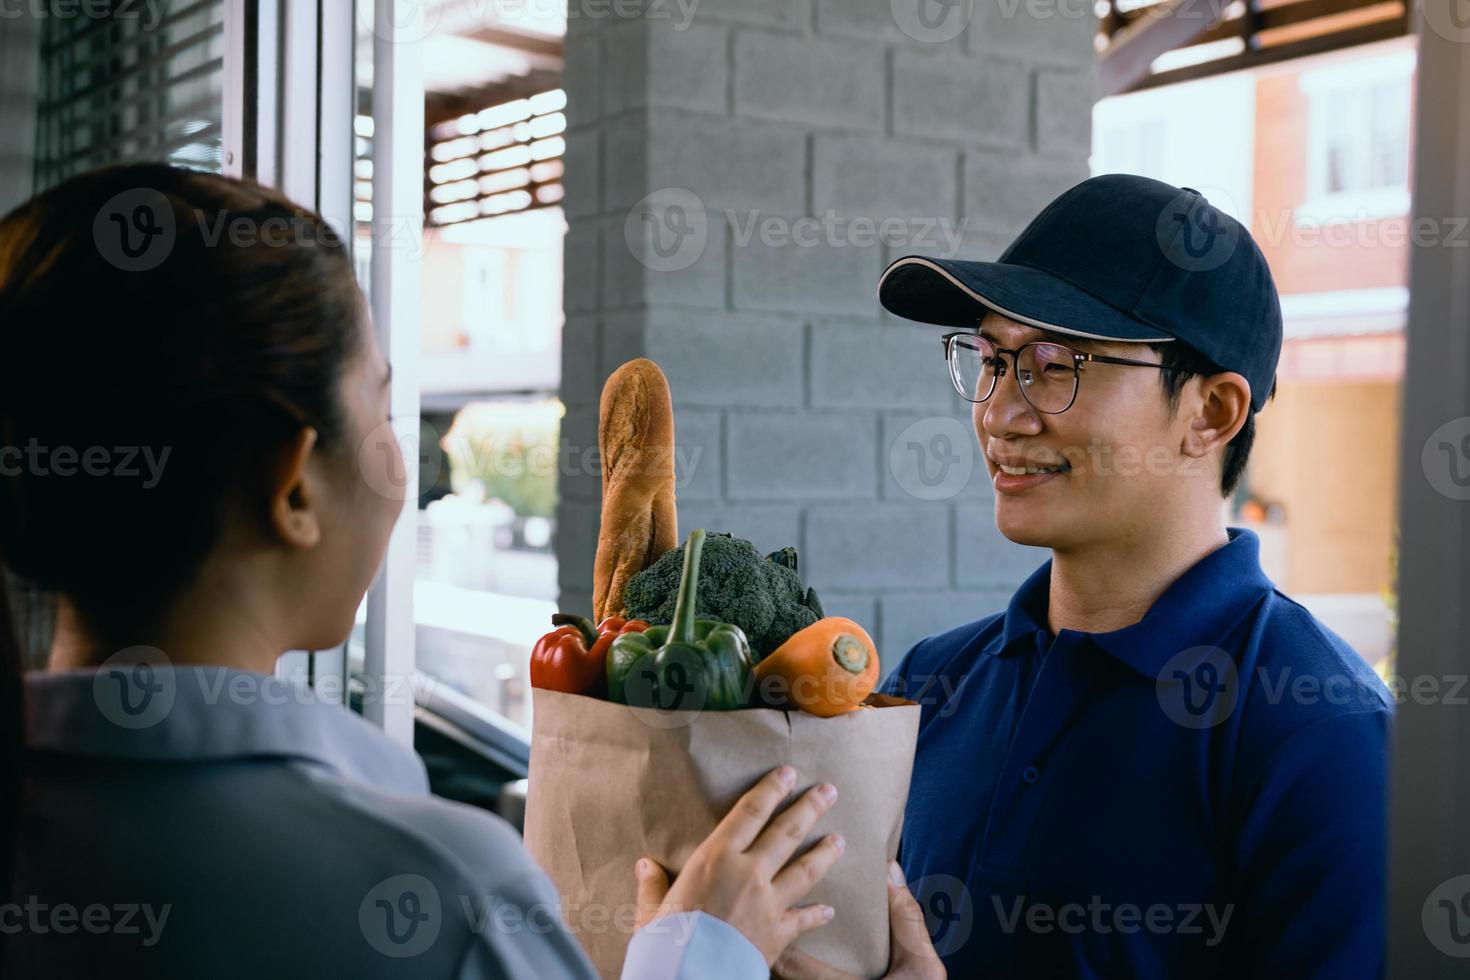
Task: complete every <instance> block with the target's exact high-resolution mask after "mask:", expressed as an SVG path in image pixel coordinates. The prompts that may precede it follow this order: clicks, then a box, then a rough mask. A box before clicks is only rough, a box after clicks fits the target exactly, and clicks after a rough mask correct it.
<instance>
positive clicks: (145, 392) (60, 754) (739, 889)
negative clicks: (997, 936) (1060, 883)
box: [0, 165, 929, 978]
mask: <svg viewBox="0 0 1470 980" xmlns="http://www.w3.org/2000/svg"><path fill="white" fill-rule="evenodd" d="M0 345H3V348H0V349H3V351H4V363H5V365H6V367H7V368H8V369H9V370H8V371H7V377H6V381H5V383H4V386H3V388H0V561H3V563H4V566H5V567H6V568H8V569H9V571H10V572H13V573H14V574H15V575H17V576H18V577H20V578H21V579H23V580H26V581H28V582H30V583H33V584H34V585H35V586H36V587H37V588H39V589H41V590H43V591H44V592H45V593H46V594H48V595H51V596H54V597H55V631H54V632H55V636H54V640H53V642H52V646H51V649H50V651H49V662H48V669H47V670H46V671H38V672H34V673H31V674H27V675H25V677H24V680H23V681H22V677H21V673H20V666H21V657H20V653H19V649H18V641H17V639H16V637H15V635H14V633H13V631H12V629H11V624H10V622H9V621H8V618H7V617H6V616H5V614H6V612H7V601H6V599H7V597H5V596H0V670H3V673H0V711H3V712H4V716H3V721H4V728H5V730H4V732H3V737H0V754H3V762H4V770H3V772H4V777H3V791H0V834H3V837H0V884H4V883H6V882H8V885H9V887H8V889H6V890H5V893H4V895H3V896H0V897H3V899H4V901H3V902H0V941H3V942H4V943H5V947H4V954H3V955H4V960H3V963H4V966H5V971H4V972H5V974H6V975H7V976H27V977H30V976H35V977H43V976H44V977H64V976H82V975H87V976H90V975H94V974H96V973H99V972H105V973H106V974H108V975H120V976H135V975H136V976H143V975H148V976H183V975H188V976H195V975H209V976H212V977H213V976H251V977H258V976H307V975H312V976H355V977H373V976H386V975H388V974H390V973H397V972H399V970H400V969H402V968H403V967H407V968H408V969H411V970H412V972H413V973H414V974H415V975H418V976H425V977H448V976H456V977H460V976H464V977H469V976H474V977H481V976H484V977H537V978H541V977H561V976H567V977H584V976H590V975H591V967H590V965H589V964H588V962H587V960H586V958H585V956H584V955H583V954H582V952H581V950H580V948H579V947H578V945H577V943H576V941H575V940H574V939H573V938H572V937H571V936H570V935H569V934H568V933H567V932H566V931H565V930H564V929H563V928H562V926H561V924H560V919H559V916H558V915H557V908H558V900H557V897H556V895H555V893H554V891H553V890H552V889H551V886H550V884H549V882H548V881H547V880H546V878H545V877H544V875H542V874H541V872H540V871H539V870H538V869H537V868H536V867H535V865H534V864H533V863H532V862H531V860H530V858H529V857H528V856H527V855H526V853H525V851H524V850H523V849H522V848H521V846H520V842H519V840H518V838H516V836H515V835H514V833H513V832H512V831H511V830H510V829H509V828H507V827H506V826H505V825H504V824H503V823H501V822H499V821H498V820H497V819H496V818H494V817H492V816H490V815H489V814H487V813H484V812H483V811H480V810H477V809H474V808H471V807H467V806H462V805H459V804H455V803H450V802H448V801H445V800H441V799H437V798H434V797H432V796H430V795H429V793H428V787H427V784H426V780H425V776H424V769H423V766H422V764H421V763H420V761H419V760H418V758H417V757H416V756H415V755H414V754H413V753H412V752H411V751H410V750H408V749H407V748H405V747H403V746H401V745H399V744H397V743H395V742H393V741H391V740H390V739H388V738H387V737H386V736H385V735H383V734H382V733H381V732H380V731H378V730H377V729H375V728H373V727H372V726H370V725H368V724H367V723H366V722H364V721H363V720H362V719H360V718H358V717H356V716H354V715H353V714H351V713H350V712H348V711H346V710H343V709H342V708H340V707H338V706H335V705H330V704H326V703H323V702H321V701H317V700H315V699H314V697H313V695H312V693H311V692H310V691H309V690H307V689H302V688H297V687H293V686H291V685H288V684H286V683H285V682H283V681H281V680H279V679H277V678H275V677H273V676H272V671H273V669H274V666H275V663H276V660H277V659H278V658H279V656H280V655H281V654H282V653H283V652H285V651H287V650H293V649H327V648H331V647H334V646H337V645H339V644H341V643H342V642H343V641H344V640H345V638H346V636H347V635H348V632H349V630H350V629H351V626H352V621H353V615H354V612H355V610H356V608H357V606H358V604H359V602H360V600H361V598H362V595H363V593H364V592H365V590H366V589H367V587H368V585H369V583H370V581H371V579H372V577H373V575H374V574H375V571H376V569H377V567H378V565H379V562H380V560H381V558H382V555H383V552H384V549H385V547H386V544H387V541H388V537H389V532H390V530H391V528H392V526H393V524H394V521H395V520H396V519H397V517H398V514H399V510H400V508H401V506H402V505H401V501H400V500H398V499H396V498H395V496H394V495H393V494H391V493H380V492H377V491H375V490H374V489H373V488H374V487H378V488H382V487H385V486H388V485H390V484H391V479H390V473H389V472H388V468H389V467H390V466H392V465H394V462H393V460H392V459H390V454H386V453H381V452H373V451H362V450H363V449H364V447H368V446H369V445H370V440H369V436H370V434H371V433H373V430H374V429H376V428H378V427H379V426H382V425H384V423H385V422H386V421H387V412H388V407H387V406H388V401H387V381H388V366H387V364H386V363H385V362H384V360H383V357H382V355H381V353H380V352H379V350H378V346H377V343H376V340H375V339H374V336H373V332H372V329H371V327H370V322H369V318H368V315H367V311H366V308H365V305H364V302H363V297H362V294H361V292H360V291H359V289H358V287H357V284H356V282H355V280H354V277H353V274H352V268H351V264H350V262H349V259H348V255H347V252H346V250H345V247H344V244H343V242H342V241H341V240H340V239H339V238H337V237H336V235H335V234H334V233H333V232H332V229H331V228H330V227H328V226H327V224H326V223H325V222H324V221H323V220H322V219H321V218H320V217H319V216H318V215H316V214H313V213H311V212H309V211H307V210H304V209H302V208H300V207H298V206H296V205H294V204H292V203H291V202H290V201H288V200H286V199H285V198H283V197H282V196H280V195H279V194H278V193H276V192H274V191H272V190H269V189H267V188H264V187H261V186H258V185H255V184H251V183H246V182H241V181H236V180H230V179H226V178H223V177H217V176H211V175H205V174H199V173H193V172H189V171H183V170H178V169H174V168H170V167H165V166H158V165H136V166H126V167H115V168H109V169H106V170H101V171H96V172H93V173H90V174H87V175H83V176H81V177H78V178H75V179H73V180H70V181H68V182H67V183H65V184H63V185H61V186H59V187H56V188H54V189H52V190H50V191H47V192H46V193H44V194H42V195H40V196H38V197H37V198H35V199H33V200H32V201H30V202H28V203H27V204H25V205H23V206H22V207H20V208H19V209H17V210H16V211H15V212H12V213H11V214H10V215H9V216H7V217H6V218H4V220H3V221H0ZM0 581H3V579H0ZM589 778H595V774H589ZM796 778H797V777H796V774H794V773H792V772H790V771H789V770H784V769H783V770H780V771H777V772H774V773H772V774H770V775H769V776H767V777H766V778H765V779H763V780H762V781H761V782H760V783H759V784H758V785H757V786H756V787H755V788H753V789H752V790H751V791H750V792H749V793H748V794H747V795H746V796H745V797H744V798H743V799H742V800H741V801H740V803H739V804H737V806H736V807H735V808H734V809H733V810H732V812H731V813H730V815H729V816H728V817H726V819H725V820H724V821H723V822H722V823H721V824H720V826H719V828H717V829H716V831H715V832H714V833H713V834H712V835H711V836H710V837H709V838H708V839H707V840H706V841H705V842H704V844H703V845H702V846H701V847H700V849H699V850H698V851H696V852H695V854H694V857H693V858H692V859H691V860H690V861H689V862H688V863H687V864H686V866H685V868H684V869H683V872H682V873H681V874H680V875H679V877H678V879H677V881H675V882H674V883H673V885H672V887H671V886H670V884H669V881H668V879H667V876H666V875H665V873H664V872H663V870H662V869H661V868H658V867H657V866H656V865H654V864H653V863H652V862H648V861H640V862H639V868H638V875H639V909H638V910H637V917H636V918H637V923H636V924H637V925H638V926H640V927H641V928H639V929H638V930H637V932H636V933H635V934H634V936H633V938H632V942H631V944H630V948H629V956H628V962H627V965H626V967H625V972H624V976H627V977H634V976H636V977H639V978H653V977H693V976H699V977H701V978H720V977H747V976H748V977H755V976H760V977H764V976H765V975H766V972H767V969H768V967H769V965H770V964H771V963H772V962H773V961H774V960H775V959H776V957H777V956H778V955H779V954H780V953H781V952H782V950H783V949H784V948H785V947H786V946H787V945H788V944H789V943H790V942H791V941H792V940H793V939H795V938H796V937H797V936H798V935H800V934H802V933H803V932H806V931H807V930H810V929H813V928H816V927H817V926H819V925H821V924H822V923H824V922H825V921H827V919H828V918H830V915H831V912H830V909H826V908H824V907H799V906H797V903H798V902H800V901H801V899H802V898H803V896H805V895H806V894H807V892H808V891H809V890H810V888H811V887H812V885H814V884H815V883H816V882H817V881H818V880H820V878H821V877H822V876H823V875H824V874H825V873H826V871H827V869H828V868H829V867H830V866H831V865H832V864H833V862H835V861H836V860H837V858H838V857H839V855H840V853H841V850H842V842H841V839H840V838H837V837H829V838H826V839H824V840H823V841H822V842H821V843H819V844H818V845H817V846H816V847H814V848H811V849H810V850H808V851H806V852H805V853H803V854H801V855H800V856H797V855H796V854H795V851H796V847H797V844H798V842H800V841H801V840H802V839H803V838H804V837H805V836H806V834H807V833H808V832H809V830H810V829H811V827H812V826H813V825H814V824H815V822H816V820H817V819H818V817H820V815H821V814H822V813H823V812H825V811H826V810H827V809H828V808H829V807H830V804H831V800H832V798H833V797H835V792H836V791H835V790H834V789H833V788H832V787H829V786H824V787H819V788H817V789H814V790H812V791H810V792H808V793H806V794H805V795H803V796H802V797H801V798H800V799H799V800H798V801H797V802H795V803H794V804H792V805H791V806H789V807H787V808H785V809H784V810H781V811H780V812H779V813H778V812H777V809H778V807H779V806H780V804H781V802H782V801H783V800H784V799H785V798H786V796H787V795H788V793H789V791H790V788H791V787H792V786H794V785H795V780H796ZM628 871H629V872H630V873H632V872H633V871H634V869H632V868H629V869H628ZM892 894H893V900H892V905H893V908H894V909H895V910H897V911H898V912H899V913H902V915H901V916H898V917H897V918H902V919H903V921H905V922H907V926H906V928H907V929H908V930H909V932H908V933H907V934H904V935H901V936H900V937H899V938H900V940H901V942H900V943H896V944H895V949H896V950H898V952H899V956H898V958H897V960H896V963H895V965H896V966H899V967H900V968H901V967H902V963H901V962H900V961H902V960H903V959H904V957H905V956H909V955H910V954H908V953H907V952H906V950H907V949H909V948H915V949H925V950H927V948H928V944H927V934H926V933H924V931H923V924H922V917H921V916H919V915H918V914H917V909H916V907H915V906H914V905H913V902H912V899H911V898H909V896H908V892H907V890H906V889H898V888H895V889H893V890H892ZM608 912H609V915H608V916H607V919H608V921H609V923H610V926H609V927H610V928H625V929H626V928H629V925H627V924H624V925H621V926H620V925H619V923H620V922H624V920H625V918H626V917H624V916H622V915H621V914H620V910H608ZM897 918H896V921H897ZM915 923H917V926H915ZM916 930H917V931H916ZM925 958H926V960H927V959H928V958H929V957H928V956H926V957H925Z"/></svg>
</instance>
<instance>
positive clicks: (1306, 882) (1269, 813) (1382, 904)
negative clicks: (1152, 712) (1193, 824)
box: [1220, 710, 1392, 980]
mask: <svg viewBox="0 0 1470 980" xmlns="http://www.w3.org/2000/svg"><path fill="white" fill-rule="evenodd" d="M1391 723H1392V720H1391V717H1390V715H1389V713H1388V712H1387V711H1380V710H1371V711H1357V712H1350V713H1344V714H1339V715H1334V716H1332V717H1329V718H1324V719H1321V720H1319V721H1316V722H1313V723H1312V724H1310V725H1308V726H1307V727H1305V728H1303V729H1301V730H1299V731H1297V732H1295V733H1294V734H1293V735H1291V736H1290V737H1289V738H1288V739H1287V740H1286V741H1285V742H1284V743H1282V745H1280V746H1279V747H1278V748H1277V749H1276V750H1275V752H1274V753H1273V754H1272V756H1271V757H1270V758H1269V759H1268V760H1267V761H1266V764H1265V765H1264V767H1263V768H1262V771H1261V772H1260V774H1259V775H1258V776H1257V777H1256V779H1255V784H1254V787H1253V789H1252V790H1251V792H1250V795H1249V798H1248V799H1247V802H1246V809H1245V816H1244V819H1243V820H1242V821H1241V824H1240V830H1239V835H1238V837H1237V840H1236V848H1235V868H1234V870H1235V883H1236V886H1235V888H1234V890H1233V895H1234V901H1235V908H1234V909H1232V910H1230V911H1231V914H1232V920H1231V924H1230V925H1229V926H1228V927H1227V929H1226V933H1225V947H1226V948H1227V949H1229V950H1230V951H1231V959H1232V960H1234V961H1237V968H1238V969H1241V970H1245V971H1247V972H1246V973H1243V974H1241V975H1251V976H1291V977H1324V978H1326V977H1331V978H1334V980H1338V978H1357V977H1380V976H1382V974H1383V970H1384V956H1385V946H1386V941H1387V935H1386V934H1387V928H1388V926H1387V891H1388V827H1387V824H1388V767H1389V731H1390V725H1391ZM1220 911H1221V914H1223V912H1224V910H1220Z"/></svg>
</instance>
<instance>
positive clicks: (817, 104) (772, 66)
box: [734, 31, 886, 130]
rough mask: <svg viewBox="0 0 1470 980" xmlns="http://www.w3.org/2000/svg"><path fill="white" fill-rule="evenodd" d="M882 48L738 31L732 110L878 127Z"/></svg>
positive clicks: (881, 119)
mask: <svg viewBox="0 0 1470 980" xmlns="http://www.w3.org/2000/svg"><path fill="white" fill-rule="evenodd" d="M885 84H886V72H885V65H884V52H883V48H881V47H879V46H877V45H871V46H869V45H858V44H855V43H853V42H850V41H830V40H823V39H817V38H810V37H796V36H787V35H781V34H771V33H768V32H762V31H741V32H740V33H738V34H736V36H735V89H734V91H735V112H736V114H737V115H740V116H751V117H756V118H762V119H780V120H784V121H787V122H797V123H803V124H805V125H810V126H823V127H838V128H845V129H869V130H880V129H882V128H883V125H884V113H885V111H886V109H885V101H886V100H885V97H884V86H885Z"/></svg>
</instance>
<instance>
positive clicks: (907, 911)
mask: <svg viewBox="0 0 1470 980" xmlns="http://www.w3.org/2000/svg"><path fill="white" fill-rule="evenodd" d="M888 921H889V923H890V924H891V925H890V929H891V930H892V935H893V956H892V959H891V961H890V962H889V965H888V973H887V974H886V975H885V976H884V978H883V980H945V976H946V974H945V971H944V964H943V963H941V962H940V960H939V954H938V953H936V952H934V944H933V943H932V942H931V941H930V940H929V926H928V924H927V923H926V922H925V921H924V910H923V909H921V908H919V903H918V902H916V901H914V896H913V895H911V894H910V893H909V888H908V885H907V884H906V883H905V882H904V880H903V871H902V870H900V869H899V866H898V863H897V862H894V863H892V864H890V865H889V866H888ZM772 970H773V972H774V973H775V974H776V976H778V977H780V978H781V980H861V978H859V977H855V976H853V975H852V974H851V973H843V972H842V971H841V970H834V969H833V968H832V967H830V966H828V965H827V964H826V963H823V962H822V961H821V960H819V959H816V958H814V957H811V956H808V955H806V954H805V953H799V952H797V951H796V950H795V949H787V950H786V951H785V952H784V953H782V954H781V956H780V958H779V959H777V960H776V965H775V966H774V967H772Z"/></svg>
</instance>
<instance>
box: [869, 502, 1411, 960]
mask: <svg viewBox="0 0 1470 980" xmlns="http://www.w3.org/2000/svg"><path fill="white" fill-rule="evenodd" d="M1229 535H1230V540H1229V543H1228V544H1225V545H1223V546H1221V547H1220V548H1218V549H1217V550H1216V551H1214V552H1213V553H1211V554H1210V555H1208V556H1206V557H1205V558H1204V559H1202V560H1201V561H1199V562H1198V563H1197V564H1196V565H1194V567H1192V568H1190V569H1189V571H1187V572H1186V573H1185V574H1184V575H1182V576H1181V577H1180V578H1179V579H1178V580H1177V581H1175V582H1174V583H1173V584H1172V585H1171V586H1170V587H1169V588H1168V590H1167V591H1165V592H1164V594H1163V595H1161V596H1160V597H1159V599H1158V601H1156V602H1155V603H1154V604H1153V606H1152V607H1151V608H1150V609H1149V611H1148V613H1147V615H1145V616H1144V618H1143V619H1142V620H1141V621H1140V622H1138V623H1135V624H1134V625H1132V626H1129V627H1126V628H1124V629H1120V630H1116V631H1114V632H1111V633H1079V632H1076V631H1073V630H1062V631H1061V632H1060V633H1058V634H1057V635H1056V636H1052V634H1051V633H1050V632H1049V631H1048V629H1047V603H1048V586H1049V583H1050V578H1051V563H1050V562H1047V563H1046V564H1045V565H1043V566H1042V567H1041V568H1039V569H1037V570H1036V572H1035V573H1033V574H1032V575H1031V577H1030V578H1028V579H1027V580H1026V582H1025V583H1024V584H1023V585H1022V586H1021V588H1020V590H1019V591H1018V592H1017V593H1016V594H1015V597H1014V598H1013V599H1012V600H1011V603H1010V606H1009V607H1008V608H1007V609H1006V611H1005V612H1004V613H1002V614H997V615H994V616H990V617H987V618H985V619H981V620H979V621H977V622H974V623H970V624H969V625H966V626H962V627H959V628H958V629H954V630H951V631H949V632H948V633H943V634H940V635H937V636H931V637H929V638H928V639H925V640H922V641H921V642H919V643H918V644H917V645H915V646H914V647H913V649H911V650H910V651H909V652H908V654H907V655H906V656H905V657H904V658H903V660H902V662H901V663H900V664H899V665H898V667H897V668H896V669H895V671H894V672H893V674H892V675H890V676H889V678H888V679H887V681H886V682H885V684H884V690H885V691H886V692H887V693H890V694H895V695H900V696H904V697H909V698H912V699H914V700H916V701H918V702H919V703H920V704H921V705H922V713H921V720H920V727H919V741H918V750H917V758H916V759H915V763H914V776H913V784H912V789H911V790H910V794H909V800H908V807H907V812H906V816H905V823H904V830H903V843H902V847H901V858H900V860H901V862H902V864H903V868H904V872H905V874H906V875H907V877H908V880H909V886H910V888H911V889H912V890H913V892H914V894H915V895H916V896H917V897H918V898H919V900H920V902H921V904H922V905H923V906H924V908H925V911H926V914H927V915H928V917H929V923H930V927H931V932H932V933H933V935H934V939H935V946H936V948H937V949H938V950H939V953H940V955H941V956H942V957H943V958H944V961H945V965H946V966H947V967H948V969H949V975H950V976H951V977H956V978H959V977H979V976H984V977H987V978H994V977H1026V978H1031V977H1109V978H1113V977H1170V978H1178V977H1188V978H1191V980H1193V978H1197V977H1216V976H1219V977H1232V978H1235V977H1255V976H1283V977H1286V976H1289V977H1332V978H1335V980H1341V978H1353V977H1377V976H1380V975H1381V973H1382V971H1383V964H1384V947H1385V931H1386V928H1387V912H1386V901H1387V895H1386V891H1387V867H1386V865H1387V831H1386V822H1387V808H1388V742H1389V730H1390V724H1391V718H1392V703H1393V702H1392V699H1391V697H1390V695H1389V692H1388V690H1387V688H1386V687H1385V686H1384V685H1383V683H1382V682H1381V681H1380V680H1379V678H1378V676H1377V675H1376V674H1375V673H1374V672H1373V671H1372V669H1371V668H1369V667H1368V666H1367V664H1366V663H1364V662H1363V660H1362V658H1361V657H1359V656H1358V655H1357V654H1356V653H1355V652H1354V651H1353V650H1352V649H1351V648H1350V647H1349V646H1348V645H1347V644H1346V643H1345V642H1344V641H1343V640H1342V639H1341V638H1340V637H1338V636H1337V635H1335V634H1334V633H1332V632H1331V631H1329V630H1328V629H1326V628H1325V627H1324V626H1323V625H1322V624H1321V623H1319V622H1317V620H1316V619H1314V618H1313V617H1312V615H1311V614H1310V613H1309V612H1307V610H1306V609H1304V608H1303V607H1302V606H1300V605H1298V604H1297V603H1295V602H1293V601H1292V600H1290V599H1288V598H1287V597H1286V596H1284V595H1282V594H1281V592H1279V591H1278V590H1277V589H1276V588H1275V587H1274V586H1273V585H1272V583H1271V581H1270V580H1269V579H1267V578H1266V576H1265V574H1264V573H1263V572H1262V571H1261V568H1260V561H1259V542H1258V540H1257V539H1256V536H1255V535H1254V534H1252V533H1250V532H1249V531H1245V530H1240V529H1235V528H1232V529H1231V530H1230V532H1229Z"/></svg>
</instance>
